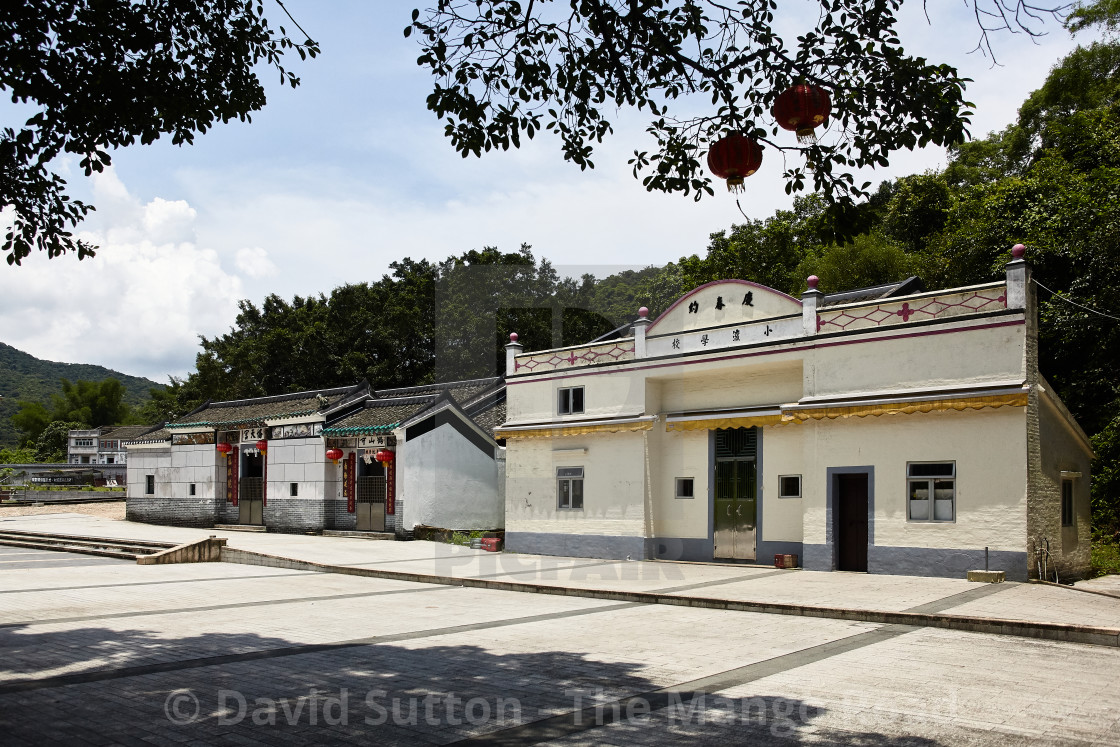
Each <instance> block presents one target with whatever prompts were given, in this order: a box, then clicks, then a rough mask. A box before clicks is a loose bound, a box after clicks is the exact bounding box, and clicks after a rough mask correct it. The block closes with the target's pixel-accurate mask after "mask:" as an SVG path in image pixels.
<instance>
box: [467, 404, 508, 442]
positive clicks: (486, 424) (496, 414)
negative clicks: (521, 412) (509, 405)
mask: <svg viewBox="0 0 1120 747" xmlns="http://www.w3.org/2000/svg"><path fill="white" fill-rule="evenodd" d="M471 420H473V421H474V422H475V423H476V424H477V425H478V427H479V428H481V429H482V430H484V431H486V432H487V433H488V434H490V437H491V438H493V437H494V429H496V428H497V427H498V426H500V425H501V424H502V423H504V422H506V401H505V399H504V398H503V399H502V401H501V402H497V403H495V404H493V405H492V406H490V407H489V408H486V409H483V410H482V411H481V412H479V413H477V414H475V415H472V416H471Z"/></svg>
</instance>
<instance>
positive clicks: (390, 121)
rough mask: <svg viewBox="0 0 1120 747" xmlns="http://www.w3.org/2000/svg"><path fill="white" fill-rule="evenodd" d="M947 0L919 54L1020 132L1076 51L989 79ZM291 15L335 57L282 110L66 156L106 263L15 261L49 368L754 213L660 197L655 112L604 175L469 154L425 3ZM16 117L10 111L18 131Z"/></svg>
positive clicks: (172, 362) (1064, 45) (355, 1)
mask: <svg viewBox="0 0 1120 747" xmlns="http://www.w3.org/2000/svg"><path fill="white" fill-rule="evenodd" d="M930 5H931V8H930V13H931V22H929V23H927V21H926V20H925V17H924V16H923V14H922V7H921V3H917V2H913V0H912V2H911V4H910V6H909V7H907V8H906V9H905V13H904V16H903V19H904V20H903V23H902V25H901V27H900V31H901V37H902V42H903V46H904V48H906V49H907V51H908V52H910V53H911V54H920V55H923V56H926V57H928V58H930V59H931V60H938V61H946V62H949V63H951V64H954V65H956V66H957V67H958V68H959V69H960V70H961V71H962V72H963V73H964V74H965V75H966V76H967V77H970V78H973V79H974V81H975V82H974V83H973V84H971V85H970V87H969V89H968V91H967V98H969V99H970V100H971V101H973V102H975V103H976V105H977V108H976V116H975V117H974V118H973V121H974V125H973V128H972V130H973V133H974V134H975V135H977V136H983V135H984V134H986V133H987V132H989V131H991V130H995V129H1001V128H1003V127H1004V126H1006V125H1007V124H1008V123H1010V122H1011V121H1013V120H1014V118H1015V115H1016V109H1017V107H1018V105H1019V103H1021V101H1022V100H1023V98H1024V97H1025V96H1026V95H1027V94H1028V93H1030V91H1031V90H1033V89H1035V88H1037V87H1038V86H1039V85H1040V84H1041V82H1042V80H1043V78H1044V77H1045V75H1046V72H1047V71H1048V70H1049V68H1050V67H1051V66H1052V65H1053V64H1055V63H1056V62H1057V61H1058V59H1060V58H1061V57H1062V56H1063V55H1064V54H1065V53H1067V52H1068V51H1069V50H1070V49H1072V47H1073V46H1074V42H1073V41H1072V40H1071V39H1070V38H1069V37H1068V35H1067V34H1066V33H1065V32H1064V31H1063V30H1062V29H1061V28H1060V27H1058V26H1057V25H1055V24H1051V26H1050V27H1049V28H1048V31H1049V32H1050V33H1049V34H1048V35H1047V36H1046V37H1043V38H1042V39H1040V40H1038V41H1037V42H1036V43H1032V41H1031V40H1030V39H1028V38H1026V37H1025V36H1023V35H1021V34H1020V35H1017V36H1013V35H1008V34H1004V35H1002V36H999V37H997V39H996V42H997V44H996V52H997V54H998V56H999V62H1000V63H1001V64H1000V66H996V67H993V66H992V63H991V60H989V59H986V58H984V57H981V56H979V55H976V54H972V55H970V54H968V52H969V51H970V50H971V49H972V48H973V47H974V46H975V44H976V39H977V31H976V28H975V26H974V21H973V19H972V18H971V16H970V14H969V13H968V12H967V8H966V6H965V5H964V4H963V3H936V4H935V3H931V4H930ZM934 5H936V6H938V7H936V8H935V7H933V6H934ZM287 6H288V8H289V10H291V12H292V13H293V15H295V16H296V18H297V19H298V20H299V21H300V23H301V25H302V26H303V27H304V28H305V29H307V31H308V32H309V33H310V34H311V35H312V37H313V38H315V39H316V40H317V41H319V42H320V44H321V46H322V49H323V54H322V56H321V57H319V58H317V59H315V60H313V61H309V62H300V61H299V60H298V58H293V59H291V60H290V61H289V63H290V67H291V68H292V69H293V70H294V71H295V72H296V73H297V74H298V75H299V76H300V77H301V78H302V85H301V86H300V87H299V88H297V89H294V90H293V89H290V88H281V87H280V85H279V82H278V76H276V75H274V74H269V75H267V77H265V83H266V86H267V88H268V96H269V103H268V105H267V106H266V108H265V109H264V110H263V111H261V112H258V113H256V114H254V115H253V121H252V123H249V124H244V123H240V122H237V123H231V124H228V125H220V126H218V127H216V128H215V129H214V130H211V131H210V132H207V133H206V134H204V135H200V136H198V138H197V139H196V142H195V145H193V146H190V147H184V148H180V147H177V146H173V145H171V144H170V142H159V143H156V144H155V145H152V146H147V147H141V146H136V147H133V148H129V149H125V150H123V151H118V152H116V153H114V155H113V160H114V166H113V168H112V169H111V171H110V172H108V173H106V174H104V175H100V176H98V177H96V178H94V179H88V180H87V179H86V178H84V177H83V176H81V174H80V173H79V172H78V171H77V170H76V167H75V164H72V163H63V164H60V167H61V169H62V171H63V173H64V174H66V175H67V176H68V178H69V179H70V182H71V187H72V191H73V193H74V194H75V195H80V196H83V197H87V198H89V199H90V200H92V201H93V202H94V204H96V205H97V207H98V211H97V212H96V213H95V214H93V216H92V217H91V218H90V219H88V220H87V221H86V223H85V224H84V225H83V226H82V228H81V234H82V236H83V238H86V239H88V240H91V241H93V242H94V243H96V244H98V245H99V246H100V247H101V250H100V252H99V253H98V256H97V257H96V258H94V259H92V260H86V261H83V262H80V263H79V262H77V261H76V260H74V259H72V258H64V259H56V260H50V261H48V260H47V259H46V258H45V257H39V256H33V257H31V258H29V259H28V260H26V261H25V262H24V266H23V267H21V268H11V267H7V266H3V267H0V329H2V330H3V333H2V334H0V340H2V341H3V342H6V343H8V344H10V345H13V346H15V347H17V348H19V349H21V350H25V351H27V352H29V353H31V354H33V355H35V356H38V357H40V358H47V359H50V360H59V361H67V362H80V363H97V364H101V365H105V366H109V367H111V368H115V369H117V370H120V371H123V372H125V373H129V374H134V375H141V376H148V377H150V378H153V379H155V380H157V381H164V380H166V377H167V376H168V375H177V376H182V375H184V374H186V373H187V372H189V371H190V370H191V369H193V364H194V356H195V354H196V353H197V351H198V336H199V335H204V336H207V337H212V336H215V335H219V334H222V333H223V332H225V331H227V330H228V329H229V328H230V327H231V326H232V324H233V322H234V317H235V316H236V314H237V302H238V300H239V299H243V298H247V299H250V300H252V301H254V302H260V300H261V299H263V298H264V297H265V296H266V295H268V294H269V293H277V294H279V295H280V296H282V297H285V298H291V297H292V296H293V295H309V294H318V293H329V292H330V290H331V289H332V288H334V287H336V286H338V285H341V284H343V283H347V282H362V281H367V280H376V279H377V278H379V277H380V276H381V275H382V274H384V273H385V272H386V271H387V269H388V265H389V263H390V262H392V261H394V260H396V259H400V258H402V257H405V256H410V257H413V258H414V259H419V258H421V257H426V258H429V259H432V260H439V259H443V258H445V257H447V256H450V255H454V254H459V253H462V252H465V251H468V250H470V249H481V248H482V247H484V246H498V247H499V248H501V249H503V250H505V251H514V250H516V249H517V248H518V247H519V246H520V245H521V243H522V242H525V243H529V244H531V245H532V246H533V249H534V253H535V254H536V255H537V256H538V257H545V258H548V259H549V260H551V261H552V262H553V264H554V265H556V266H557V267H558V268H559V269H560V270H561V271H562V272H563V271H565V269H567V270H569V271H570V272H572V273H574V274H578V273H581V272H583V271H588V270H590V271H594V272H595V273H596V274H598V275H605V274H609V273H610V272H612V271H614V270H615V269H617V268H618V267H620V266H646V265H651V264H653V265H660V264H664V263H666V262H669V261H674V260H676V259H678V258H679V257H681V256H684V255H689V254H694V253H700V254H702V253H703V252H704V249H705V247H706V245H707V241H708V235H709V234H710V233H712V232H714V231H719V230H723V229H727V228H729V227H730V226H731V225H732V224H733V223H736V222H742V215H741V214H740V213H739V211H738V209H737V208H736V207H735V203H734V200H733V199H731V198H729V197H728V196H727V195H725V194H722V193H718V192H717V195H716V196H715V197H713V198H705V199H704V200H702V201H701V202H700V203H696V202H693V200H692V199H691V198H689V197H682V196H667V195H661V194H650V193H647V192H646V191H645V190H644V189H643V188H642V186H641V184H640V183H639V182H638V181H636V180H634V179H633V178H632V177H631V175H630V170H629V167H628V166H627V165H626V160H627V158H628V157H629V155H630V153H631V152H632V151H633V150H634V149H635V148H641V149H648V148H649V146H650V144H649V142H648V140H647V139H646V138H647V136H646V135H645V132H644V128H645V120H644V118H642V117H640V116H635V115H633V114H631V113H627V112H620V113H619V114H618V115H616V118H615V123H616V132H615V134H614V135H613V136H612V137H610V138H609V140H608V141H607V142H606V143H605V144H604V145H603V146H601V147H600V148H599V149H598V152H597V155H596V156H595V158H594V160H595V163H596V166H597V168H596V169H595V170H594V171H589V172H586V171H585V172H581V171H580V170H579V169H578V168H577V167H574V166H572V165H570V164H568V163H565V162H564V161H563V159H562V157H561V155H560V151H559V146H558V143H557V141H555V140H553V139H551V138H548V137H541V136H538V138H537V139H536V140H535V141H531V142H530V143H528V144H527V146H526V147H524V148H522V149H521V150H519V151H511V152H506V153H490V154H486V155H485V156H484V157H483V158H482V159H476V158H473V157H472V158H469V159H462V158H461V157H460V156H458V155H457V154H456V153H455V152H454V151H453V150H452V149H451V146H450V144H449V142H448V141H447V140H446V139H445V138H444V137H443V127H442V124H441V122H440V121H438V120H437V119H436V118H435V117H434V115H432V114H431V113H429V112H428V111H427V110H426V109H425V106H424V100H425V97H426V96H427V94H428V92H429V90H430V87H431V82H430V78H429V76H428V75H427V74H426V72H425V71H424V70H422V69H421V68H419V67H417V66H416V64H415V60H416V57H417V55H418V53H419V46H418V44H417V43H416V41H415V40H413V39H405V38H404V37H403V35H402V29H403V28H404V26H405V25H406V24H407V22H408V20H409V17H410V11H411V8H412V7H413V6H412V5H409V4H400V3H371V2H368V0H332V2H329V3H316V2H312V1H311V0H289V2H287ZM266 7H267V6H266ZM782 7H783V11H785V10H789V9H793V10H794V11H795V12H793V13H791V15H790V17H789V18H788V24H789V28H790V29H795V28H796V27H797V26H798V24H799V22H800V21H801V20H802V19H801V18H800V17H799V16H798V15H797V12H798V8H804V9H805V10H806V11H809V10H811V9H812V8H814V7H817V5H816V3H815V2H814V3H810V2H808V1H807V0H798V1H797V2H792V3H784V4H783V6H782ZM273 10H275V11H276V12H275V13H273V17H277V18H278V16H279V10H278V9H277V8H275V6H273ZM813 17H814V18H815V16H813ZM285 20H286V19H285ZM810 20H811V19H810ZM13 116H14V112H13V109H12V107H10V105H9V108H8V110H7V111H5V112H3V119H4V120H5V121H11V120H12V118H13ZM944 160H945V154H944V152H943V151H942V150H941V149H938V148H928V149H925V150H923V151H920V152H914V153H909V152H906V153H900V154H898V155H897V157H896V158H894V159H892V162H891V165H890V167H889V168H885V169H878V170H875V171H870V172H868V173H867V174H865V178H866V179H867V180H870V181H872V182H875V183H877V182H878V181H880V180H882V179H888V178H893V177H896V176H902V175H905V174H910V173H915V172H921V171H924V170H927V169H933V168H939V167H940V166H942V165H944ZM768 167H769V168H768ZM781 171H782V168H781V164H780V163H764V164H763V168H762V170H761V171H760V172H759V173H758V174H756V175H754V176H752V177H751V178H750V180H749V181H748V185H747V187H748V189H747V192H746V193H745V194H744V195H742V197H741V204H742V205H743V208H744V210H745V211H746V212H747V214H748V215H750V217H752V218H765V217H767V216H769V215H770V214H771V213H772V212H773V211H774V210H776V209H779V208H786V207H789V205H790V203H791V199H790V198H789V197H788V196H787V195H786V194H785V191H784V189H783V183H782V181H781V178H780V174H781Z"/></svg>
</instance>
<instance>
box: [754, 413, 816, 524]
mask: <svg viewBox="0 0 1120 747" xmlns="http://www.w3.org/2000/svg"><path fill="white" fill-rule="evenodd" d="M760 430H761V433H760V434H759V444H760V446H761V452H762V459H761V461H760V463H759V468H758V473H759V482H760V484H761V486H762V504H761V506H760V509H759V510H760V512H761V514H762V537H761V539H762V540H764V541H766V542H801V541H802V531H803V527H804V521H803V518H802V517H803V499H801V498H779V496H780V495H781V492H780V489H779V485H778V478H779V477H780V476H782V475H801V491H802V495H804V494H805V489H806V487H805V486H806V482H805V477H806V473H809V472H812V471H814V468H813V467H811V466H810V465H813V463H814V462H813V460H814V458H815V453H814V451H813V448H812V447H813V446H814V444H813V443H812V441H811V439H807V438H806V437H805V435H806V432H807V431H806V429H805V428H803V427H802V426H800V425H794V424H789V425H781V426H771V427H766V428H762V429H760Z"/></svg>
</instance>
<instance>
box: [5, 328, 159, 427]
mask: <svg viewBox="0 0 1120 747" xmlns="http://www.w3.org/2000/svg"><path fill="white" fill-rule="evenodd" d="M59 379H68V380H69V381H72V382H73V381H78V380H83V381H104V380H105V379H116V380H117V381H119V382H121V383H122V384H124V388H125V390H126V391H127V392H128V394H127V395H126V397H125V400H126V401H127V402H128V403H129V404H130V405H133V406H137V405H140V404H142V403H143V402H145V401H147V399H148V390H149V389H150V388H152V387H160V386H163V385H162V384H159V383H157V382H154V381H151V380H150V379H142V378H140V377H138V376H129V375H128V374H122V373H120V372H118V371H113V370H112V369H109V368H105V367H104V366H94V365H90V364H88V363H55V362H54V361H42V360H39V359H38V358H36V357H35V356H33V355H28V354H27V353H24V352H23V351H21V350H16V349H15V348H13V347H12V346H11V345H5V344H4V343H2V342H0V395H2V396H3V399H0V446H7V445H14V444H15V443H16V442H17V441H18V440H19V436H18V432H17V431H16V429H15V428H14V427H13V426H12V422H11V418H12V415H14V414H15V413H16V411H17V410H19V401H20V400H31V401H36V402H42V403H44V404H48V403H49V402H50V398H51V395H52V394H61V393H62V386H61V385H60V384H59V383H58V382H59ZM48 406H49V404H48Z"/></svg>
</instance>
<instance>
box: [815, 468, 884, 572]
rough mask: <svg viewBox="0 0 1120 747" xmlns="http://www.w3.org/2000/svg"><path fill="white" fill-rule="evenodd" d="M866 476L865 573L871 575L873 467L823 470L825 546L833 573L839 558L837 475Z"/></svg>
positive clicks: (873, 499)
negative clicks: (825, 487)
mask: <svg viewBox="0 0 1120 747" xmlns="http://www.w3.org/2000/svg"><path fill="white" fill-rule="evenodd" d="M860 474H866V475H867V572H868V573H871V572H872V568H871V557H872V555H871V548H872V547H874V545H875V467H874V466H873V465H870V464H868V465H863V466H856V467H828V468H826V469H825V476H826V477H825V485H826V486H827V496H826V499H825V500H826V504H825V522H826V523H825V544H826V545H828V553H829V557H830V558H831V561H830V564H829V570H832V571H835V570H836V569H837V567H838V566H839V564H840V563H839V557H840V541H839V540H840V530H839V527H838V526H837V522H838V521H839V520H840V512H839V511H838V510H837V508H836V505H837V498H838V493H839V485H840V480H839V479H838V476H839V475H860Z"/></svg>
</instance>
